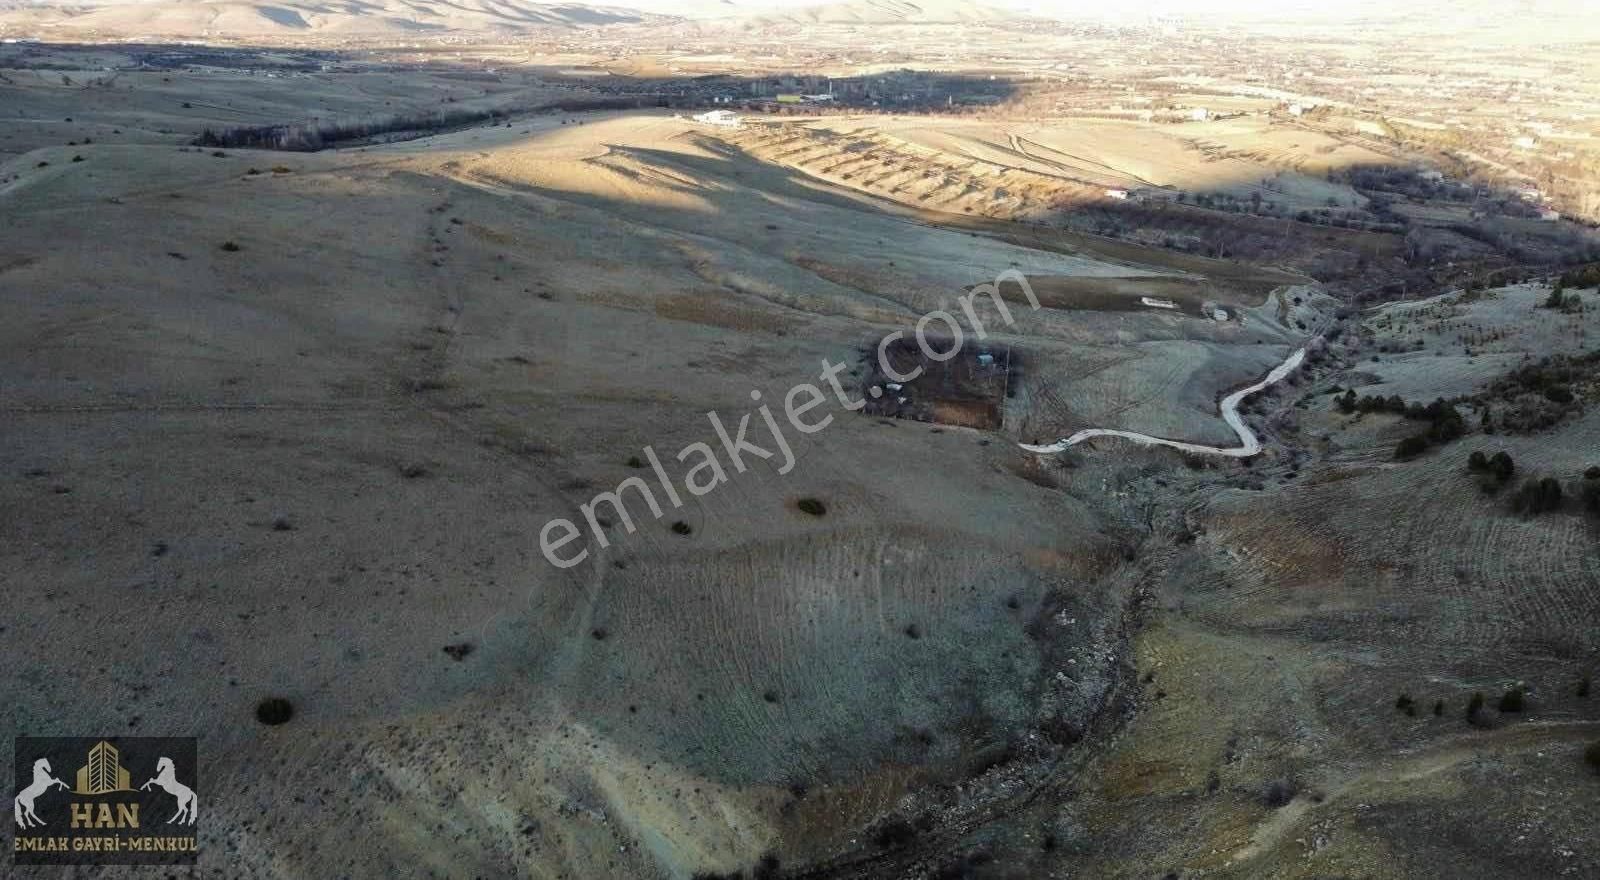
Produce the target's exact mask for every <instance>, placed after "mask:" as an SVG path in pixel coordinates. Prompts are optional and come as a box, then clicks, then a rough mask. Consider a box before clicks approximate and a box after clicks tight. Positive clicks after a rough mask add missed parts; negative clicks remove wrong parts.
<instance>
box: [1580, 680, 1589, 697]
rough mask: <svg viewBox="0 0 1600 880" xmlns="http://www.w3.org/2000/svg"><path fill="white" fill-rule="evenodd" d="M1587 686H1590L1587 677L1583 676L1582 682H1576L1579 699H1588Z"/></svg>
mask: <svg viewBox="0 0 1600 880" xmlns="http://www.w3.org/2000/svg"><path fill="white" fill-rule="evenodd" d="M1589 684H1590V682H1589V676H1587V675H1585V676H1584V677H1583V681H1580V682H1578V696H1580V697H1588V696H1589Z"/></svg>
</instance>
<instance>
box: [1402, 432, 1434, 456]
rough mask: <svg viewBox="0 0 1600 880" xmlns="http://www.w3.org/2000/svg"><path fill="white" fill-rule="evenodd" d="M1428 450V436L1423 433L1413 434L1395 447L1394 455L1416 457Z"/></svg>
mask: <svg viewBox="0 0 1600 880" xmlns="http://www.w3.org/2000/svg"><path fill="white" fill-rule="evenodd" d="M1427 451H1428V438H1427V437H1424V436H1423V435H1421V434H1412V435H1411V436H1410V437H1407V438H1406V439H1404V440H1401V441H1400V445H1399V446H1397V447H1395V450H1394V457H1395V458H1398V459H1401V460H1405V459H1408V458H1416V457H1417V456H1419V455H1421V454H1422V453H1424V452H1427Z"/></svg>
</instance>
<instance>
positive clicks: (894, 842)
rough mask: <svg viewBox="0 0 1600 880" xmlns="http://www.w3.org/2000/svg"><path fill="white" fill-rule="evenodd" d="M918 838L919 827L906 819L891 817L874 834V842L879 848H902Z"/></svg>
mask: <svg viewBox="0 0 1600 880" xmlns="http://www.w3.org/2000/svg"><path fill="white" fill-rule="evenodd" d="M916 839H917V829H916V828H913V827H912V825H911V823H910V822H907V821H906V820H904V819H890V820H889V821H887V822H885V823H883V824H882V825H879V826H878V830H877V831H874V832H873V834H872V842H873V844H875V845H876V846H877V847H878V848H879V849H901V848H903V847H907V846H910V845H911V843H912V841H914V840H916Z"/></svg>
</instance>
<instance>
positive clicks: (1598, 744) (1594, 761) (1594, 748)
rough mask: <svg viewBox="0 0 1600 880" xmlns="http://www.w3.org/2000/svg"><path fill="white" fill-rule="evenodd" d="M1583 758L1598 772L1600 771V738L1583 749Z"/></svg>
mask: <svg viewBox="0 0 1600 880" xmlns="http://www.w3.org/2000/svg"><path fill="white" fill-rule="evenodd" d="M1583 760H1585V761H1587V762H1588V764H1589V766H1590V767H1593V768H1594V770H1595V772H1596V773H1600V740H1595V741H1594V742H1592V743H1589V747H1588V748H1586V749H1584V750H1583Z"/></svg>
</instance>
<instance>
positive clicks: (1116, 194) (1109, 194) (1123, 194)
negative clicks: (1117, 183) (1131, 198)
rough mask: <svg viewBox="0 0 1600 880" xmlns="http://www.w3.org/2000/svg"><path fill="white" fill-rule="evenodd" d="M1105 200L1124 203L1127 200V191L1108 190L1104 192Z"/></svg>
mask: <svg viewBox="0 0 1600 880" xmlns="http://www.w3.org/2000/svg"><path fill="white" fill-rule="evenodd" d="M1106 198H1108V199H1116V200H1117V201H1119V202H1125V201H1127V200H1128V191H1127V190H1125V189H1108V190H1106Z"/></svg>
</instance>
